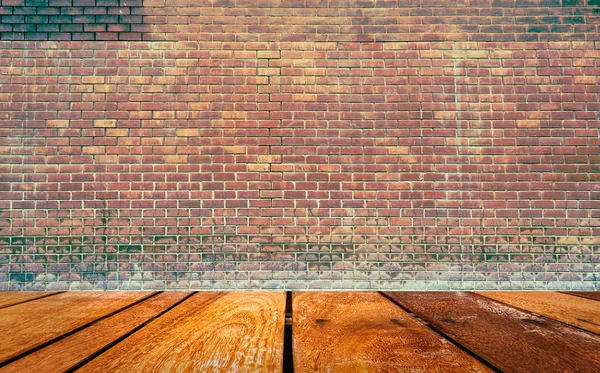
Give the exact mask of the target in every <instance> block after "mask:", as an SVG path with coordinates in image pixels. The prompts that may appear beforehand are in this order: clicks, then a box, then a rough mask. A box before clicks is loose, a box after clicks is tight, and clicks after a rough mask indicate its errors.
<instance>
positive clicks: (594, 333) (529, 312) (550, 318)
mask: <svg viewBox="0 0 600 373" xmlns="http://www.w3.org/2000/svg"><path fill="white" fill-rule="evenodd" d="M472 294H474V295H477V296H480V297H482V298H485V299H488V300H491V301H493V302H496V303H499V304H502V305H504V306H507V307H512V308H515V309H518V310H519V311H522V312H525V313H528V314H531V315H535V316H538V317H541V318H543V319H546V320H551V321H556V322H557V323H560V324H563V325H565V326H568V327H570V328H575V329H579V330H582V331H584V332H588V333H591V334H593V335H599V336H600V333H596V332H594V331H591V330H588V329H584V328H582V327H580V326H577V325H573V324H569V323H568V322H566V321H562V320H558V319H554V318H552V317H550V316H546V315H542V314H539V313H536V312H533V311H531V310H527V309H525V308H521V307H518V306H515V305H512V304H510V303H505V302H502V301H500V300H497V299H494V298H488V297H486V296H485V295H482V294H477V293H472ZM567 295H571V294H567ZM586 299H587V298H586Z"/></svg>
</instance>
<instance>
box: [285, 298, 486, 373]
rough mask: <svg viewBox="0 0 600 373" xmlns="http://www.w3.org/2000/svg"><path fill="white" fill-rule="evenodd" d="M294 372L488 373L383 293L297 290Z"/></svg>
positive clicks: (294, 318) (294, 302) (294, 312)
mask: <svg viewBox="0 0 600 373" xmlns="http://www.w3.org/2000/svg"><path fill="white" fill-rule="evenodd" d="M293 354H294V372H295V373H305V372H340V373H343V372H348V373H354V372H461V373H462V372H488V371H490V370H489V369H488V368H487V367H486V366H484V365H483V364H481V363H480V362H478V361H477V360H476V359H474V358H472V357H471V356H469V355H468V354H467V353H465V352H463V351H461V350H460V349H459V348H457V347H456V346H454V345H452V344H451V343H449V342H448V341H446V340H445V339H444V338H442V337H440V336H439V335H438V334H436V333H434V332H432V331H431V330H430V329H428V328H427V327H425V326H423V325H422V324H421V323H419V322H418V321H417V320H416V319H414V318H413V317H411V316H410V315H409V314H407V313H406V312H404V311H403V310H402V309H400V308H399V307H397V306H396V305H394V304H393V303H392V302H390V301H389V300H388V299H386V298H385V297H383V296H382V295H381V294H379V293H363V292H359V293H342V292H326V293H323V292H319V293H294V296H293Z"/></svg>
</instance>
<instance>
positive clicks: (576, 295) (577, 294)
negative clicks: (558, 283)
mask: <svg viewBox="0 0 600 373" xmlns="http://www.w3.org/2000/svg"><path fill="white" fill-rule="evenodd" d="M558 293H561V294H567V295H571V296H574V297H579V298H583V299H591V300H595V301H596V302H600V299H598V298H592V297H588V296H587V295H583V294H580V293H571V292H568V291H559V292H558ZM588 293H598V292H597V291H589V292H588Z"/></svg>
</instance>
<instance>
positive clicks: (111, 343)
mask: <svg viewBox="0 0 600 373" xmlns="http://www.w3.org/2000/svg"><path fill="white" fill-rule="evenodd" d="M196 293H197V292H196V291H194V292H192V293H191V294H188V295H186V296H185V297H184V298H183V299H181V300H179V301H178V302H176V303H175V304H173V305H171V306H169V307H167V308H165V309H164V310H162V311H161V312H159V313H157V314H156V315H154V316H153V317H152V318H150V319H148V320H146V321H145V322H144V323H142V324H140V325H138V326H136V327H135V328H134V329H132V330H130V331H129V332H127V333H125V334H123V335H122V336H120V337H119V338H117V339H115V340H114V341H112V342H110V343H108V344H107V345H106V346H104V347H102V348H100V349H99V350H98V351H96V352H94V353H93V354H91V355H90V356H88V357H86V358H85V359H83V360H81V361H80V362H79V363H77V364H76V365H75V366H73V367H72V368H69V369H67V370H66V371H65V373H72V372H75V371H76V370H78V369H80V368H81V367H83V366H84V365H86V364H87V363H89V362H90V361H92V360H94V359H95V358H97V357H98V356H100V355H102V354H103V353H105V352H106V351H108V350H110V349H111V348H113V347H114V346H116V345H117V344H119V343H121V342H122V341H123V340H125V339H126V338H128V337H129V336H131V335H132V334H134V333H136V332H137V331H139V330H140V329H142V328H143V327H145V326H146V325H148V324H149V323H151V322H152V321H154V320H156V319H158V318H159V317H161V316H162V315H164V314H165V313H167V312H169V311H171V310H172V309H173V308H175V307H177V306H179V305H180V304H181V303H183V302H185V301H186V300H188V299H189V298H190V297H192V296H193V295H194V294H196Z"/></svg>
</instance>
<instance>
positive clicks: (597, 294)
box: [565, 291, 600, 300]
mask: <svg viewBox="0 0 600 373" xmlns="http://www.w3.org/2000/svg"><path fill="white" fill-rule="evenodd" d="M565 294H571V295H575V296H578V297H584V298H589V299H594V300H600V291H566V292H565Z"/></svg>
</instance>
